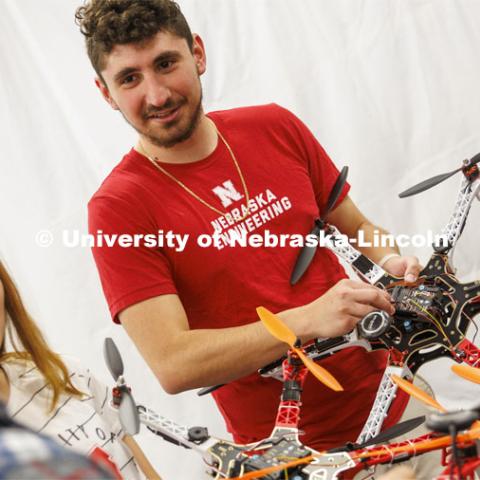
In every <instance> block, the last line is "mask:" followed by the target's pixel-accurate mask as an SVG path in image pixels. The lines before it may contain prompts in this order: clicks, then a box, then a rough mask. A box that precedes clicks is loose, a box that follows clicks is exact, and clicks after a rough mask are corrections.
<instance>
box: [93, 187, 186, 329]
mask: <svg viewBox="0 0 480 480" xmlns="http://www.w3.org/2000/svg"><path fill="white" fill-rule="evenodd" d="M142 209H143V207H142V205H141V204H138V202H137V203H132V202H128V201H125V200H123V199H120V198H112V197H108V196H98V197H94V198H93V199H92V200H91V201H90V202H89V204H88V229H89V233H90V235H93V237H94V238H95V245H94V246H93V247H92V252H93V257H94V259H95V263H96V265H97V269H98V273H99V275H100V280H101V283H102V288H103V291H104V294H105V298H106V299H107V303H108V306H109V309H110V313H111V316H112V319H113V320H114V321H115V322H117V323H118V322H119V320H118V314H119V313H120V312H121V311H122V310H124V309H125V308H127V307H129V306H131V305H134V304H136V303H139V302H141V301H143V300H147V299H149V298H153V297H156V296H159V295H165V294H169V293H177V289H176V287H175V284H174V282H173V278H172V272H171V265H170V261H169V259H168V258H167V257H166V255H165V253H164V252H163V250H162V249H161V248H159V247H158V246H152V247H150V246H148V245H149V244H152V245H153V243H154V242H153V239H155V238H156V236H158V227H157V226H156V225H155V224H154V222H153V221H151V220H150V217H149V214H148V212H145V211H143V210H142ZM122 235H123V236H124V237H123V238H124V239H125V242H123V243H122V241H121V239H122ZM147 236H148V237H147ZM149 238H150V239H152V242H150V243H149V241H148V239H149Z"/></svg>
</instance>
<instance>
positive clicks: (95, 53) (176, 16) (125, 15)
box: [75, 0, 193, 78]
mask: <svg viewBox="0 0 480 480" xmlns="http://www.w3.org/2000/svg"><path fill="white" fill-rule="evenodd" d="M75 22H76V23H77V25H79V27H80V31H81V32H82V33H83V35H85V39H86V44H87V53H88V57H89V58H90V61H91V62H92V65H93V68H94V69H95V71H96V72H97V74H98V75H99V76H100V78H102V75H101V71H102V70H103V69H104V68H105V58H106V56H107V55H108V54H109V53H110V52H111V51H112V50H113V48H114V46H115V45H124V44H127V43H139V42H143V41H145V40H148V39H150V38H152V37H153V36H154V35H156V34H157V33H158V32H160V31H163V32H169V33H172V34H174V35H177V36H178V37H180V38H184V39H185V40H186V41H187V43H188V46H189V48H190V50H192V48H193V37H192V32H191V31H190V27H189V26H188V23H187V21H186V19H185V17H184V16H183V13H182V12H181V10H180V7H179V6H178V5H177V3H176V2H174V1H173V0H86V2H85V4H84V5H83V6H81V7H79V8H78V9H77V11H76V12H75Z"/></svg>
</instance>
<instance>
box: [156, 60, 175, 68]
mask: <svg viewBox="0 0 480 480" xmlns="http://www.w3.org/2000/svg"><path fill="white" fill-rule="evenodd" d="M173 64H174V61H173V60H163V61H162V62H159V63H158V67H159V68H160V69H161V70H167V69H169V68H170V67H171V66H172V65H173Z"/></svg>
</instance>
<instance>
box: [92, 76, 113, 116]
mask: <svg viewBox="0 0 480 480" xmlns="http://www.w3.org/2000/svg"><path fill="white" fill-rule="evenodd" d="M95 85H96V86H97V88H98V89H99V90H100V93H101V94H102V97H103V98H104V99H105V101H106V102H107V103H108V104H109V105H110V106H111V107H112V108H113V109H114V110H118V109H119V108H118V105H117V104H116V103H115V100H114V99H113V98H112V96H111V95H110V91H109V90H108V87H107V86H106V85H105V82H104V81H103V80H102V79H101V78H99V77H95Z"/></svg>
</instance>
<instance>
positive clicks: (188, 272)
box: [89, 105, 406, 448]
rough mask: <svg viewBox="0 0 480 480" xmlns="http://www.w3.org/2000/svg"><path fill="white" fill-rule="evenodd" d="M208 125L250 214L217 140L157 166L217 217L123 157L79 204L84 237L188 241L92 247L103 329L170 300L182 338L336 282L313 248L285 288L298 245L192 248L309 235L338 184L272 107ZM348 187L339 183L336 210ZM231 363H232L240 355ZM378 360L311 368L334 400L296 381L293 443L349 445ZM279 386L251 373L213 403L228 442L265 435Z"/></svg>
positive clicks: (142, 163) (328, 256)
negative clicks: (235, 237)
mask: <svg viewBox="0 0 480 480" xmlns="http://www.w3.org/2000/svg"><path fill="white" fill-rule="evenodd" d="M209 117H210V118H211V119H212V120H213V121H214V122H215V124H216V126H217V128H218V129H219V131H220V132H221V133H222V134H223V136H224V137H225V138H226V140H227V142H228V144H229V145H230V147H231V148H232V151H233V152H234V154H235V156H236V158H237V159H238V163H239V165H240V169H241V171H242V173H243V176H244V178H245V182H246V186H247V189H248V192H249V196H250V201H249V206H250V213H249V215H248V217H247V218H246V219H244V220H242V219H241V217H242V215H241V213H242V212H241V207H242V205H244V204H245V198H244V197H245V191H244V188H243V186H242V183H241V180H240V177H239V174H238V172H237V170H236V168H235V165H234V163H233V161H232V158H231V156H230V154H229V152H228V150H227V148H226V146H225V145H224V143H223V142H222V141H220V140H219V141H218V144H217V147H216V148H215V150H214V151H213V152H212V153H211V154H210V155H209V156H208V157H206V158H204V159H202V160H200V161H197V162H194V163H190V164H180V165H177V164H162V166H163V167H164V168H165V169H166V170H168V172H170V173H171V174H173V175H174V176H175V178H177V179H178V180H180V181H181V182H183V183H184V184H185V185H186V186H187V187H188V188H190V189H191V190H192V191H194V192H195V193H196V194H197V195H198V196H199V197H200V198H202V199H203V200H205V201H206V202H208V203H209V204H210V205H212V206H214V207H215V208H217V209H218V210H220V211H222V212H228V213H229V215H219V214H218V213H215V212H214V211H213V210H211V209H210V208H208V207H206V206H205V205H203V204H202V203H200V202H199V201H198V200H197V199H195V198H193V197H192V196H191V195H190V194H189V193H188V192H187V191H186V190H185V189H183V188H182V187H181V186H180V185H178V183H176V182H175V181H173V180H172V179H170V178H168V177H167V176H166V175H164V174H163V173H161V172H160V171H158V170H157V169H156V168H155V167H154V166H153V165H152V164H151V163H150V162H149V161H148V160H147V159H146V158H145V157H143V156H142V155H140V154H139V153H138V152H136V151H135V150H133V149H132V150H131V151H130V152H129V153H128V154H127V155H126V156H125V157H124V158H123V160H122V161H121V162H120V164H119V165H118V166H117V167H116V168H115V169H114V170H113V171H112V173H111V174H110V175H109V176H108V177H107V179H106V180H105V181H104V182H103V184H102V186H101V187H100V189H99V190H98V192H97V193H96V194H95V195H94V196H93V198H92V199H91V201H90V203H89V229H90V233H94V234H96V233H97V231H99V230H101V231H102V232H103V234H122V233H125V234H130V235H134V234H137V235H138V234H143V235H146V234H152V235H156V236H158V231H163V233H164V234H165V233H166V232H169V231H170V232H173V233H175V234H182V235H186V234H188V235H189V237H188V240H187V242H186V247H185V249H184V250H183V251H176V250H175V248H171V247H168V246H164V247H160V248H148V247H145V246H141V247H131V248H122V247H119V246H118V245H116V246H114V247H112V248H108V247H96V248H94V249H93V253H94V257H95V261H96V263H97V267H98V270H99V273H100V278H101V281H102V286H103V289H104V292H105V296H106V298H107V301H108V304H109V307H110V311H111V314H112V317H113V319H114V320H115V321H118V318H117V316H118V313H119V312H121V311H122V310H123V309H125V308H126V307H128V306H130V305H133V304H135V303H138V302H140V301H143V300H146V299H148V298H151V297H155V296H158V295H163V294H169V293H176V294H178V295H179V297H180V299H181V301H182V303H183V306H184V308H185V311H186V313H187V316H188V321H189V325H190V328H191V329H196V328H224V327H234V326H240V325H245V324H248V323H251V322H255V321H257V320H258V318H257V316H256V313H255V309H256V307H258V306H259V305H263V306H264V307H266V308H268V309H270V310H272V311H273V312H278V311H281V310H285V309H288V308H292V307H295V306H299V305H304V304H306V303H309V302H311V301H313V300H314V299H315V298H317V297H319V296H320V295H322V294H323V293H324V292H325V291H326V290H328V289H329V288H330V287H331V286H333V285H334V284H335V283H336V282H338V281H339V280H340V279H342V278H344V277H345V276H346V274H345V272H344V270H343V268H342V267H341V266H340V264H339V262H338V260H337V258H336V256H335V255H334V254H333V253H332V252H330V251H329V250H327V249H325V248H321V249H318V251H317V253H316V255H315V258H314V260H313V262H312V264H311V266H310V268H309V269H308V271H307V272H306V274H305V275H304V277H303V278H302V280H301V281H300V282H298V283H297V285H295V286H293V287H292V286H291V285H290V283H289V279H290V274H291V271H292V268H293V265H294V263H295V260H296V258H297V255H298V252H299V249H298V248H294V247H288V246H287V247H284V248H271V247H260V248H259V247H252V246H250V247H238V246H237V247H235V248H232V247H225V248H216V247H214V246H213V247H210V248H205V247H201V246H199V244H198V243H197V239H198V237H199V236H200V235H202V234H207V235H212V234H213V233H214V232H215V231H217V232H220V233H221V234H223V235H225V234H226V232H227V231H228V230H229V229H232V228H233V229H236V231H237V232H241V231H247V232H248V233H249V234H264V232H265V231H266V230H268V231H269V232H270V233H271V234H276V235H280V234H303V235H304V234H306V233H308V232H310V230H311V229H312V227H313V220H314V219H315V218H317V217H318V215H319V211H322V210H324V207H325V205H326V201H327V198H328V194H329V192H330V190H331V188H332V186H333V183H334V182H335V180H336V178H337V176H338V170H337V169H336V168H335V166H334V165H333V163H332V161H331V160H330V158H329V157H328V156H327V154H326V153H325V151H324V150H323V148H322V147H321V146H320V144H319V143H318V142H317V141H316V139H315V138H314V137H313V135H312V134H311V132H310V131H309V130H308V129H307V128H306V127H305V125H304V124H303V123H302V122H301V121H300V120H298V119H297V118H296V117H295V116H294V115H293V114H292V113H290V112H288V111H287V110H285V109H283V108H281V107H279V106H277V105H267V106H261V107H247V108H239V109H235V110H228V111H219V112H214V113H210V114H209ZM348 189H349V186H348V185H347V186H346V187H345V189H344V191H343V193H342V197H341V198H340V201H341V200H342V199H343V198H344V197H345V195H346V194H347V192H348ZM165 321H168V320H167V319H166V320H165ZM238 356H239V361H241V356H242V353H241V352H239V353H238ZM385 358H386V356H385V353H384V352H376V353H366V352H365V351H364V350H363V349H360V348H353V349H349V350H347V351H343V352H340V353H338V354H336V355H334V356H332V357H331V358H329V359H327V360H325V361H323V362H322V365H323V366H324V367H325V368H327V369H328V370H329V371H330V372H331V373H332V374H333V375H334V376H335V377H336V378H337V379H338V380H339V381H340V383H341V384H342V385H343V387H344V389H345V391H344V392H342V393H335V392H333V391H332V390H329V389H328V388H326V387H324V386H323V385H321V384H320V383H319V382H318V381H317V380H316V379H314V378H313V377H312V376H307V380H306V384H305V388H304V392H303V396H302V403H303V407H302V412H301V422H300V428H301V429H302V430H304V431H305V436H304V437H302V441H303V442H304V443H306V444H307V445H311V446H312V447H314V448H326V447H331V446H336V445H338V444H339V443H341V442H344V441H349V440H355V439H356V437H357V435H358V433H359V432H360V430H361V428H362V426H363V424H364V422H365V420H366V418H367V416H368V413H369V411H370V408H371V406H372V404H373V400H374V397H375V393H376V390H377V387H378V384H379V381H380V378H381V376H382V374H383V370H384V367H385ZM219 361H221V359H219ZM193 367H194V368H198V366H197V365H195V366H193ZM281 389H282V385H281V383H280V382H279V381H277V380H273V379H264V378H261V377H260V376H259V375H258V374H257V373H256V372H255V373H252V374H251V375H249V376H247V377H244V378H241V379H239V380H237V381H234V382H231V383H230V384H228V385H226V386H224V387H223V388H221V389H219V390H218V391H216V392H215V393H214V394H213V395H214V398H215V400H216V402H217V404H218V406H219V408H220V410H221V412H222V414H223V416H224V418H225V421H226V423H227V427H228V429H229V431H230V432H231V433H232V434H233V436H234V439H235V441H238V442H241V443H244V442H251V441H255V440H259V439H261V438H264V437H266V436H268V435H269V434H270V432H271V430H272V428H273V423H274V420H275V416H276V410H277V406H278V402H279V397H280V393H281ZM397 400H398V401H397V402H396V403H395V405H394V407H393V408H392V410H393V411H392V414H391V415H390V417H389V419H388V421H387V425H390V424H392V423H394V422H396V421H398V419H399V417H400V415H401V413H402V411H403V409H404V406H405V404H406V396H403V395H399V398H398V399H397Z"/></svg>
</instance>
